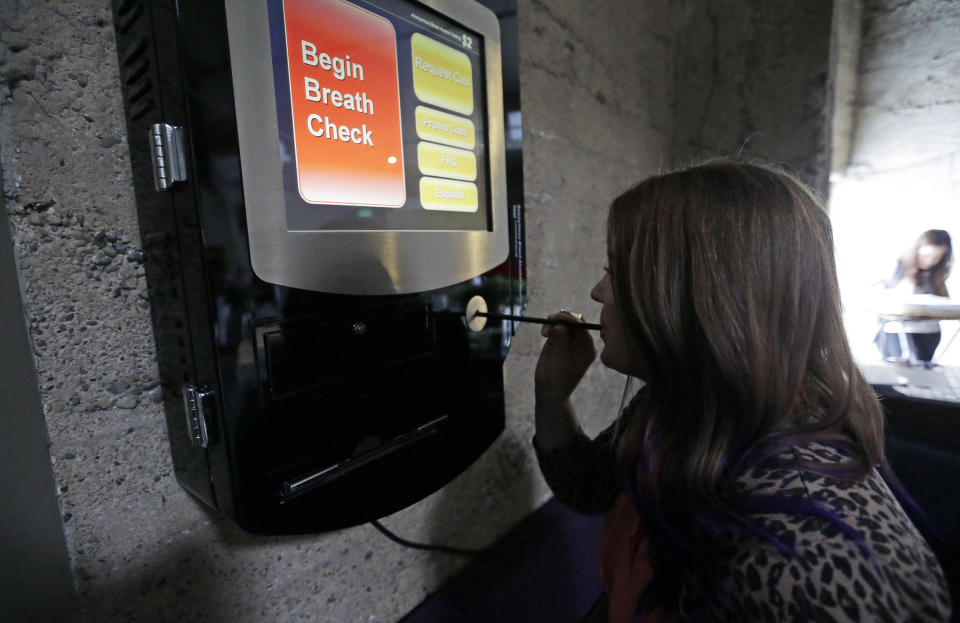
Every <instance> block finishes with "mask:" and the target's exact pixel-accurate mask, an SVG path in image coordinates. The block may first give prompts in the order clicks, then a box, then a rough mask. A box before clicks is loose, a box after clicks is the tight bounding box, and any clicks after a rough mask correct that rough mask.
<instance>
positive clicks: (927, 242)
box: [875, 229, 953, 362]
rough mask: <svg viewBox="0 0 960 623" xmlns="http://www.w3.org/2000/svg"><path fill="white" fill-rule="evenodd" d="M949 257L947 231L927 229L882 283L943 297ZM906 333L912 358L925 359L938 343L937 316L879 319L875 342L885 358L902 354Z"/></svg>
mask: <svg viewBox="0 0 960 623" xmlns="http://www.w3.org/2000/svg"><path fill="white" fill-rule="evenodd" d="M952 260H953V246H952V245H951V243H950V234H948V233H947V232H945V231H944V230H942V229H928V230H927V231H925V232H923V233H922V234H920V237H919V238H917V240H916V242H914V243H913V245H912V246H911V247H910V249H909V250H907V252H906V253H904V254H903V256H901V258H900V259H899V260H897V268H896V270H894V272H893V276H892V277H891V278H890V280H889V281H887V282H886V283H885V284H884V287H885V288H887V289H888V290H899V291H902V292H904V293H905V294H935V295H937V296H943V297H947V296H950V295H949V294H948V293H947V277H948V276H949V274H950V264H951V263H952ZM901 331H902V333H903V334H904V336H905V337H906V342H907V347H908V348H909V351H910V352H909V353H907V356H908V357H909V358H910V359H912V360H914V361H921V362H929V361H930V360H931V359H933V354H934V353H935V352H936V350H937V346H938V345H939V344H940V322H939V321H938V320H897V321H889V322H882V323H881V327H880V331H879V332H878V333H877V338H876V340H875V341H876V342H877V345H878V346H879V347H880V352H881V353H882V354H883V356H884V357H885V358H887V359H901V358H902V357H903V355H904V353H903V349H902V347H901V345H900V334H901Z"/></svg>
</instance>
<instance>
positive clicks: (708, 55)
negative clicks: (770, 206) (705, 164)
mask: <svg viewBox="0 0 960 623" xmlns="http://www.w3.org/2000/svg"><path fill="white" fill-rule="evenodd" d="M680 4H681V6H683V10H682V11H680V13H679V19H680V20H681V22H680V24H679V25H678V28H679V32H680V33H681V36H679V37H678V38H677V47H676V48H675V49H674V58H675V59H676V60H675V62H676V64H677V69H676V89H675V91H674V92H675V94H676V99H675V102H674V109H675V114H676V118H675V121H674V134H673V140H674V142H673V144H672V150H673V154H674V158H675V159H676V160H677V161H678V162H679V163H683V162H689V161H691V160H698V159H701V158H704V157H710V156H713V155H717V154H723V155H736V154H742V155H745V156H751V157H757V158H761V159H764V160H770V161H773V162H777V163H780V164H782V165H784V166H785V167H786V168H787V169H788V170H792V171H794V172H795V173H796V174H797V175H798V176H799V177H800V178H801V179H803V180H804V181H805V182H807V183H808V184H810V185H811V186H812V187H813V188H815V189H816V190H818V191H819V192H820V193H822V194H823V195H826V193H827V178H828V170H829V163H830V140H829V137H830V131H829V130H830V127H829V125H827V124H825V123H824V119H826V118H828V116H829V112H830V107H831V103H832V102H831V101H830V98H829V89H828V87H829V85H828V79H829V62H830V24H831V16H832V5H833V3H832V2H831V1H830V0H801V1H798V0H791V1H789V2H769V1H767V0H747V1H743V0H705V1H703V2H682V3H680Z"/></svg>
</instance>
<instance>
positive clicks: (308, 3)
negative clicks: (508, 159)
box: [264, 0, 490, 231]
mask: <svg viewBox="0 0 960 623" xmlns="http://www.w3.org/2000/svg"><path fill="white" fill-rule="evenodd" d="M269 21H270V24H269V27H270V47H271V53H272V66H273V78H274V85H275V91H276V103H277V117H278V119H277V121H278V127H279V146H280V159H281V167H282V174H283V188H284V193H283V195H284V205H283V206H277V207H276V209H277V210H283V211H284V212H285V216H286V224H287V230H288V231H315V230H341V231H343V230H380V231H398V230H447V231H477V230H480V231H488V230H489V229H490V206H489V200H488V197H489V174H488V163H487V149H486V137H487V128H486V93H485V88H484V85H485V79H484V69H485V68H484V63H483V58H484V57H483V38H482V37H481V36H480V35H478V34H477V33H475V32H473V31H471V30H468V29H465V28H463V27H462V26H460V25H458V24H456V23H454V22H453V21H451V20H449V19H448V18H445V17H443V16H440V15H438V14H437V13H434V12H433V11H431V10H430V9H428V8H426V7H423V6H422V5H419V4H416V3H412V2H405V1H403V0H382V1H381V0H378V1H377V2H375V3H374V2H366V1H364V0H351V1H350V2H347V1H346V0H270V2H269ZM268 148H271V147H270V146H266V145H265V146H264V149H268Z"/></svg>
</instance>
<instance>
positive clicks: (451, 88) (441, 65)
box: [410, 32, 473, 115]
mask: <svg viewBox="0 0 960 623" xmlns="http://www.w3.org/2000/svg"><path fill="white" fill-rule="evenodd" d="M410 49H411V51H412V52H413V91H414V93H416V94H417V97H418V98H420V101H423V102H426V103H428V104H434V105H436V106H442V107H443V108H446V109H448V110H452V111H454V112H458V113H460V114H463V115H469V114H471V113H473V68H472V67H471V65H470V58H469V57H468V56H467V55H466V54H464V53H463V52H461V51H459V50H457V49H455V48H451V47H450V46H448V45H444V44H442V43H440V42H439V41H434V40H433V39H430V38H428V37H424V36H423V35H421V34H420V33H418V32H416V33H413V36H412V37H411V38H410Z"/></svg>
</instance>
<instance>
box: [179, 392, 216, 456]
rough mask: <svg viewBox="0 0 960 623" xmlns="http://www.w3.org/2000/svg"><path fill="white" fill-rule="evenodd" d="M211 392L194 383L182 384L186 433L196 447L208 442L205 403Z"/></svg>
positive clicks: (204, 445) (204, 446) (205, 444)
mask: <svg viewBox="0 0 960 623" xmlns="http://www.w3.org/2000/svg"><path fill="white" fill-rule="evenodd" d="M212 397H213V392H212V391H209V390H207V389H204V388H200V387H197V386H196V385H184V386H183V410H184V411H186V414H187V435H188V436H189V437H190V443H191V444H193V445H194V446H195V447H197V448H206V447H207V445H208V444H209V443H210V434H209V432H208V431H209V429H208V427H207V412H206V403H207V401H208V400H209V399H210V398H212Z"/></svg>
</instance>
